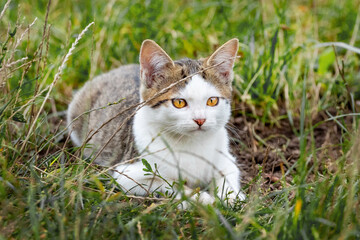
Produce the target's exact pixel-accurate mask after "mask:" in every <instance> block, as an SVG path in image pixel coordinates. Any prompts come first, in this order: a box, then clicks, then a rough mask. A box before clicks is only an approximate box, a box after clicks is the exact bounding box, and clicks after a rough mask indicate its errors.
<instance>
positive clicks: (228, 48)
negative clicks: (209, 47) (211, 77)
mask: <svg viewBox="0 0 360 240" xmlns="http://www.w3.org/2000/svg"><path fill="white" fill-rule="evenodd" d="M238 48H239V40H238V39H237V38H233V39H231V40H229V41H227V42H226V43H224V44H223V45H222V46H221V47H220V48H218V49H217V50H216V51H215V52H214V53H213V54H212V55H211V56H210V57H209V58H208V59H207V61H206V65H207V66H214V65H217V66H215V67H214V70H215V71H216V72H218V73H219V74H220V76H221V77H223V78H224V80H225V81H226V82H231V81H232V78H233V67H234V62H235V59H236V55H237V51H238Z"/></svg>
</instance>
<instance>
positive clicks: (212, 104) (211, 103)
mask: <svg viewBox="0 0 360 240" xmlns="http://www.w3.org/2000/svg"><path fill="white" fill-rule="evenodd" d="M218 103H219V98H218V97H211V98H209V99H208V100H207V103H206V105H208V106H210V107H215V106H216V105H218Z"/></svg>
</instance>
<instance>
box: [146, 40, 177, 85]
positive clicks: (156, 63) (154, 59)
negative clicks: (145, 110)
mask: <svg viewBox="0 0 360 240" xmlns="http://www.w3.org/2000/svg"><path fill="white" fill-rule="evenodd" d="M174 65H175V64H174V62H173V60H171V58H170V57H169V55H167V53H166V52H165V51H164V50H163V49H162V48H161V47H160V46H159V45H157V44H156V42H154V41H152V40H149V39H147V40H145V41H143V43H142V45H141V49H140V76H141V80H142V81H143V82H144V83H145V86H146V87H147V88H151V87H152V85H153V84H154V81H155V76H156V74H158V73H159V72H161V70H163V69H164V68H166V67H169V66H174Z"/></svg>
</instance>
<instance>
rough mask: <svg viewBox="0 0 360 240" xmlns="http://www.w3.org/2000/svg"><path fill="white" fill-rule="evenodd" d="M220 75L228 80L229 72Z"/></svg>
mask: <svg viewBox="0 0 360 240" xmlns="http://www.w3.org/2000/svg"><path fill="white" fill-rule="evenodd" d="M221 75H223V77H224V78H228V77H229V75H230V72H229V71H226V72H221Z"/></svg>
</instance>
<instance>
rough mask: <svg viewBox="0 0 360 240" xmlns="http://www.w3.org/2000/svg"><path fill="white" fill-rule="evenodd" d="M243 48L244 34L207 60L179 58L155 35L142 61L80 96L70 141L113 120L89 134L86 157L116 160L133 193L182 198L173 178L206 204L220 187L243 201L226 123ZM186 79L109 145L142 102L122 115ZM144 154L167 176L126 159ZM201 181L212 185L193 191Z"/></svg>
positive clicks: (118, 174) (118, 175)
mask: <svg viewBox="0 0 360 240" xmlns="http://www.w3.org/2000/svg"><path fill="white" fill-rule="evenodd" d="M237 50H238V40H237V39H231V40H229V41H228V42H226V43H225V44H224V45H222V46H221V47H220V48H219V49H217V50H216V51H215V52H214V53H213V54H212V55H211V56H210V57H208V58H205V59H200V60H192V59H187V58H185V59H181V60H177V61H173V60H172V59H171V58H170V57H169V56H168V54H166V52H165V51H164V50H163V49H162V48H161V47H160V46H159V45H157V44H156V43H155V42H154V41H152V40H145V41H144V42H143V43H142V46H141V50H140V65H136V64H133V65H126V66H122V67H119V68H117V69H115V70H113V71H110V72H109V73H106V74H103V75H100V76H98V77H96V78H94V79H93V80H92V81H89V82H87V83H86V84H85V85H84V87H83V88H82V89H81V90H80V91H78V93H77V94H76V95H75V97H74V99H73V101H72V102H71V103H70V105H69V109H68V116H67V117H68V122H69V123H71V122H73V123H72V124H71V127H70V133H71V139H72V140H73V142H74V143H75V144H76V145H78V146H80V145H82V144H83V143H84V141H85V140H86V139H88V138H89V136H91V135H92V133H93V132H94V131H96V130H98V129H99V127H100V126H101V125H103V123H105V122H106V121H108V120H109V119H111V118H114V119H113V120H112V121H110V122H109V123H107V124H105V125H104V126H103V127H102V128H100V130H98V132H97V133H96V134H95V135H93V136H92V137H91V138H90V140H89V139H88V140H87V143H88V144H89V145H88V146H87V148H86V149H85V155H86V156H87V157H89V156H97V158H96V159H95V162H96V163H98V164H101V165H105V166H113V165H114V164H117V166H116V168H115V171H114V172H113V177H114V178H115V179H116V180H117V182H118V183H119V184H120V186H121V187H122V188H123V190H124V191H126V192H127V193H130V194H136V195H148V194H149V193H153V192H163V193H164V192H167V193H174V194H176V195H177V196H179V194H178V192H177V191H178V190H177V188H176V185H175V187H174V186H172V187H170V186H169V184H171V185H172V184H173V183H174V182H178V181H179V180H180V179H181V180H183V182H185V194H188V195H192V198H197V199H199V200H200V201H201V202H203V203H206V204H208V203H212V202H213V201H214V193H217V195H218V196H219V197H220V198H222V199H223V198H224V197H225V196H227V198H228V199H229V200H230V201H233V200H234V199H236V198H237V197H238V198H239V199H241V200H243V199H244V197H245V196H244V194H243V193H242V192H241V191H240V170H239V169H238V167H237V164H236V159H235V158H234V156H232V155H231V153H230V151H229V137H228V133H227V130H226V128H225V126H226V124H227V122H228V120H229V118H230V114H231V110H230V100H231V94H232V80H233V65H234V61H235V58H236V54H237ZM211 66H213V67H211ZM204 69H205V70H204ZM193 74H195V75H193ZM191 75H193V76H191ZM188 76H191V77H188ZM186 77H188V78H187V79H186V81H183V82H181V83H180V84H177V85H175V86H174V87H172V88H171V89H170V90H169V91H167V92H165V93H164V94H162V95H161V96H158V97H156V98H154V99H152V100H151V101H149V102H148V103H147V104H146V105H145V106H144V107H142V108H140V109H139V110H138V111H137V112H136V114H135V116H134V117H133V118H131V120H130V121H128V122H127V123H125V125H123V126H122V128H121V129H120V131H118V132H117V133H116V135H115V136H114V137H113V139H112V140H111V141H110V142H109V143H108V144H107V145H106V147H103V146H104V145H105V144H106V143H107V142H108V140H109V139H110V137H111V136H112V135H113V134H114V133H115V132H116V131H117V130H118V129H119V126H120V125H121V124H122V123H123V122H124V120H125V119H127V118H129V116H131V114H133V113H134V111H135V108H130V109H129V110H127V111H125V112H123V113H122V114H120V115H119V114H118V113H119V112H121V111H123V110H124V109H125V108H128V107H129V106H132V105H134V104H136V103H138V102H139V101H147V100H150V99H151V98H153V96H154V95H155V94H156V93H158V92H159V91H161V90H162V89H164V88H166V87H168V86H169V85H170V84H173V83H175V82H177V81H179V80H180V79H183V78H186ZM120 99H123V100H122V101H121V102H120V103H119V104H114V105H110V106H108V107H106V108H104V109H99V110H95V111H91V112H90V113H89V114H83V113H84V112H86V111H89V110H91V109H97V108H101V107H103V106H106V105H107V104H109V103H113V102H116V101H119V100H120ZM82 114H83V115H82ZM116 115H119V116H116ZM78 116H80V117H79V118H78V119H76V120H75V121H73V120H74V119H75V118H76V117H78ZM100 150H101V152H99V151H100ZM139 155H143V156H144V157H143V158H145V159H146V160H147V162H148V163H149V164H150V166H152V168H153V169H155V166H156V168H157V174H158V175H160V176H161V177H158V176H155V177H154V175H152V174H148V173H147V172H144V171H143V168H144V165H143V163H142V161H135V162H133V163H124V164H121V162H124V161H126V160H129V159H132V158H134V157H135V156H139ZM140 159H141V158H140ZM165 180H166V181H165ZM140 185H141V186H140ZM198 187H200V189H205V190H201V191H200V192H198V193H196V194H195V195H193V194H194V192H193V189H195V188H198Z"/></svg>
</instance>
